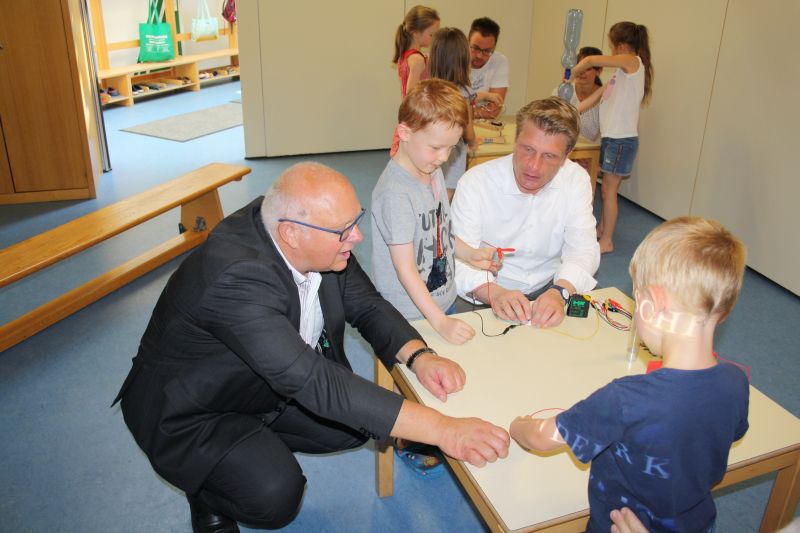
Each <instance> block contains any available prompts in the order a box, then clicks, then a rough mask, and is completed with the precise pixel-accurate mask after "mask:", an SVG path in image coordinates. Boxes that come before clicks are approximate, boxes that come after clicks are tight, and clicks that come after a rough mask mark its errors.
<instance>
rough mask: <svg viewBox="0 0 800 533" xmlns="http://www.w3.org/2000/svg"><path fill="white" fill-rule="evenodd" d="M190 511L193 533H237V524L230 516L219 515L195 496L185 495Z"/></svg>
mask: <svg viewBox="0 0 800 533" xmlns="http://www.w3.org/2000/svg"><path fill="white" fill-rule="evenodd" d="M186 499H187V500H189V509H190V510H191V513H192V531H193V532H194V533H239V526H238V525H237V524H236V521H235V520H233V519H232V518H228V517H227V516H225V515H221V514H219V513H217V512H215V511H214V510H213V509H211V508H210V507H208V506H207V505H206V504H205V503H203V501H202V500H201V499H200V498H199V497H197V496H189V495H187V496H186Z"/></svg>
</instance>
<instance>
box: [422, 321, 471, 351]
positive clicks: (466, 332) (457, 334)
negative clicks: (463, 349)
mask: <svg viewBox="0 0 800 533" xmlns="http://www.w3.org/2000/svg"><path fill="white" fill-rule="evenodd" d="M431 325H433V328H434V329H435V330H436V332H437V333H438V334H439V335H441V336H442V338H443V339H444V340H446V341H447V342H452V343H453V344H464V343H465V342H467V341H468V340H470V339H472V337H474V336H475V330H474V329H472V326H470V325H469V324H467V323H466V322H464V321H463V320H460V319H458V318H451V317H449V316H446V315H445V316H442V318H441V319H440V320H437V321H436V323H432V324H431Z"/></svg>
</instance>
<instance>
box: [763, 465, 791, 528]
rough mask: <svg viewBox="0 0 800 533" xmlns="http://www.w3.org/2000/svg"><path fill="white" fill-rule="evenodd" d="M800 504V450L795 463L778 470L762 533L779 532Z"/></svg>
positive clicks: (765, 513) (789, 520) (765, 512)
mask: <svg viewBox="0 0 800 533" xmlns="http://www.w3.org/2000/svg"><path fill="white" fill-rule="evenodd" d="M798 502H800V450H797V451H795V452H794V461H793V462H792V463H791V464H790V465H788V466H786V467H784V468H781V469H780V470H778V476H777V477H776V478H775V483H774V484H773V485H772V492H771V493H770V495H769V501H768V502H767V508H766V510H765V511H764V518H763V519H762V520H761V528H760V529H759V531H761V532H762V533H767V532H772V531H777V530H779V529H780V528H782V527H784V526H785V525H787V524H788V523H789V522H791V521H792V519H793V518H794V512H795V510H796V509H797V504H798Z"/></svg>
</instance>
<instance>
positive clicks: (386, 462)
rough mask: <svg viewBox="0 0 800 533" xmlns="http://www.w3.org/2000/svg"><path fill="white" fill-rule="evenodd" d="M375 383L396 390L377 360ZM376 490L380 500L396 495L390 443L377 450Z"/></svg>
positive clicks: (380, 444)
mask: <svg viewBox="0 0 800 533" xmlns="http://www.w3.org/2000/svg"><path fill="white" fill-rule="evenodd" d="M375 383H376V384H377V385H378V386H380V387H383V388H384V389H387V390H393V389H394V380H393V379H392V375H391V374H389V371H388V370H386V367H385V366H383V363H382V362H381V361H380V359H378V358H377V357H376V358H375ZM375 474H376V475H375V490H377V492H378V497H379V498H385V497H387V496H391V495H392V494H394V450H393V449H392V445H391V444H390V443H389V442H382V443H378V445H377V447H376V449H375Z"/></svg>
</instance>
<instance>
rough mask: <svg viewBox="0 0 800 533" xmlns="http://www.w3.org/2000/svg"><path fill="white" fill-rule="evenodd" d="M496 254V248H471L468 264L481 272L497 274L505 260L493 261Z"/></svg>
mask: <svg viewBox="0 0 800 533" xmlns="http://www.w3.org/2000/svg"><path fill="white" fill-rule="evenodd" d="M494 252H495V249H494V248H470V251H469V256H468V257H467V263H469V264H470V266H472V267H474V268H477V269H479V270H488V271H489V272H491V273H492V274H497V271H498V270H500V267H501V266H503V258H502V257H501V258H499V259H498V260H497V261H492V256H494Z"/></svg>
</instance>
